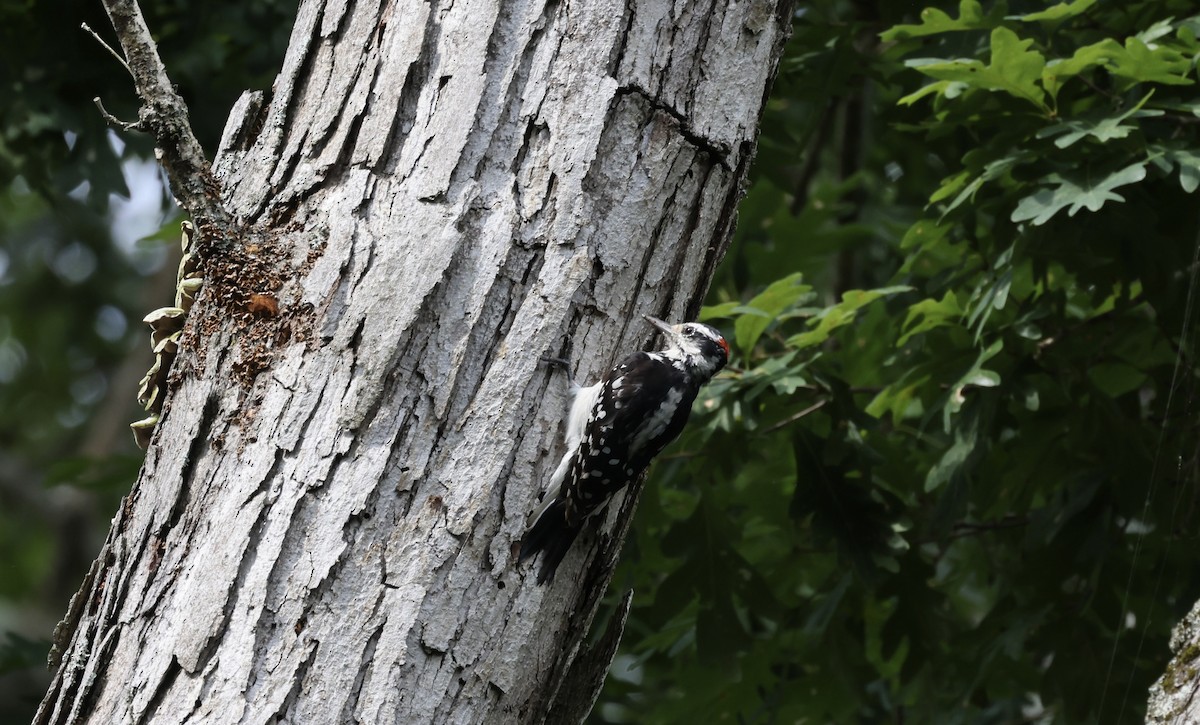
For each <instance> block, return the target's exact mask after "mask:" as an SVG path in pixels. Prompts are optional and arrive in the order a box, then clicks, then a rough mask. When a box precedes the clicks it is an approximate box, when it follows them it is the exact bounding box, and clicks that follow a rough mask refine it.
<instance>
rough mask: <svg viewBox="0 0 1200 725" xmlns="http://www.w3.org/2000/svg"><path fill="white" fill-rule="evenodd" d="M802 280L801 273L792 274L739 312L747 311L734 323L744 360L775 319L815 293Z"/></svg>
mask: <svg viewBox="0 0 1200 725" xmlns="http://www.w3.org/2000/svg"><path fill="white" fill-rule="evenodd" d="M802 278H803V275H802V274H801V273H799V272H796V273H795V274H789V275H788V276H786V277H784V278H783V279H781V280H778V281H776V282H774V283H772V284H771V285H770V286H769V287H767V288H766V289H765V290H763V291H762V293H761V294H759V295H758V296H757V297H755V298H754V299H752V300H750V301H749V302H748V303H746V305H745V306H744V307H739V308H737V309H740V310H745V311H744V312H743V314H742V315H741V316H740V317H738V318H737V321H736V322H735V323H734V337H735V339H736V340H737V344H738V347H739V348H741V350H742V353H743V354H744V355H745V356H747V357H749V355H750V352H751V351H752V350H753V349H754V346H755V345H756V344H758V338H759V337H761V336H762V334H763V332H765V331H766V329H767V327H768V326H769V325H770V324H771V323H772V322H774V320H775V318H776V317H778V316H779V315H780V314H781V313H782V312H783V311H784V310H786V309H788V308H789V307H791V306H792V305H794V304H796V303H797V302H798V301H800V300H801V299H802V298H804V297H805V296H806V295H807V294H808V293H810V292H811V291H812V287H810V286H809V285H806V284H801V283H800V280H801V279H802Z"/></svg>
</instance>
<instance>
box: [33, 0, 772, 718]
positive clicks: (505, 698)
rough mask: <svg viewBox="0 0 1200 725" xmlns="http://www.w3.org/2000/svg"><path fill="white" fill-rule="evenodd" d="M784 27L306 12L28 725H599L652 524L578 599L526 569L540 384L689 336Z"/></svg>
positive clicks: (568, 11)
mask: <svg viewBox="0 0 1200 725" xmlns="http://www.w3.org/2000/svg"><path fill="white" fill-rule="evenodd" d="M107 1H108V2H110V3H116V2H119V0H107ZM789 4H790V3H789V2H788V0H750V1H747V2H726V1H725V0H720V1H710V2H677V3H672V2H649V1H635V0H629V1H628V2H618V1H616V0H596V1H595V2H591V1H589V2H573V3H564V2H557V1H554V0H551V1H549V2H545V1H537V0H504V1H503V2H501V1H500V0H456V1H455V2H445V1H442V0H432V1H431V2H416V1H413V0H396V1H395V2H379V1H378V0H377V1H376V2H365V3H346V2H340V1H339V0H306V2H303V3H302V5H301V7H300V10H299V15H298V18H297V21H296V25H295V28H294V30H293V33H292V38H291V44H290V47H289V49H288V53H287V57H286V59H285V61H284V67H283V70H282V72H281V73H280V75H279V77H278V79H277V80H276V82H275V85H274V87H273V89H272V92H271V94H270V95H269V96H266V95H264V94H262V93H258V92H255V93H247V94H245V95H244V96H243V97H242V99H240V100H239V102H238V103H237V105H236V106H235V108H234V110H233V113H232V115H231V117H230V120H229V122H228V125H227V127H226V132H225V134H224V137H223V139H222V143H221V148H220V151H219V152H218V154H217V157H216V160H215V162H214V166H213V171H214V174H215V178H216V179H217V180H218V182H219V183H220V186H221V189H222V192H221V194H222V195H221V202H222V203H221V209H218V210H215V211H211V218H205V219H199V220H198V224H197V226H198V228H199V230H200V232H201V239H200V252H199V253H200V254H201V255H202V257H203V260H204V271H205V288H204V291H203V293H202V294H201V297H200V299H199V300H198V302H197V304H196V306H195V307H194V308H193V310H192V312H191V317H190V319H189V321H188V324H187V328H186V332H185V337H184V341H183V343H182V350H181V352H180V356H179V358H178V359H177V361H176V363H175V370H174V371H173V373H172V380H173V383H172V391H171V395H170V398H169V399H168V401H167V404H166V407H165V409H164V412H163V420H162V422H161V423H160V424H159V426H158V429H157V431H156V433H155V442H154V444H153V445H152V447H151V448H150V450H149V452H148V454H147V457H146V462H145V465H144V467H143V469H142V472H141V475H140V477H139V479H138V481H137V483H136V485H135V486H134V488H133V490H132V492H131V493H130V495H129V496H128V497H127V498H126V499H125V501H124V504H123V506H122V508H121V510H120V511H119V512H118V513H117V515H116V517H115V518H114V520H113V526H112V531H111V533H110V535H109V537H108V540H107V543H106V544H105V546H104V549H103V551H102V552H101V554H100V557H99V558H98V559H97V561H96V563H95V564H94V565H93V567H92V571H91V573H90V574H89V576H88V578H87V580H86V581H85V583H84V586H83V588H82V589H81V590H80V593H79V594H78V595H77V596H76V599H75V600H74V601H73V602H72V606H71V611H70V612H68V616H67V619H66V620H65V621H64V624H63V626H62V628H61V632H60V635H61V636H60V640H61V642H62V643H63V649H64V652H63V658H62V665H61V667H60V668H59V670H58V672H57V674H56V676H55V678H54V682H53V685H52V687H51V689H50V691H49V692H48V693H47V695H46V699H45V700H44V702H43V703H42V707H41V709H40V710H39V714H38V719H37V721H38V722H42V723H50V722H54V723H67V722H78V721H86V722H94V723H122V722H137V723H150V722H171V723H177V722H255V723H259V722H261V723H265V722H275V721H286V722H297V723H325V722H350V721H357V722H368V723H375V722H393V721H394V722H405V723H420V722H439V723H440V722H485V721H486V722H489V723H499V722H538V721H541V720H543V719H545V718H546V717H547V713H550V712H551V710H552V709H553V714H551V715H549V717H550V718H551V719H552V720H553V721H555V722H565V721H568V720H571V719H574V720H576V721H577V720H578V719H579V718H581V717H582V716H583V714H585V713H586V712H587V709H588V708H589V707H590V706H591V704H592V702H593V701H594V698H595V695H596V691H597V688H598V686H599V682H600V681H601V680H602V679H603V671H604V666H606V665H607V663H608V661H609V659H610V658H611V650H612V648H615V646H616V640H617V638H618V637H619V635H620V626H619V625H618V626H616V627H613V628H611V630H610V631H609V632H608V633H607V636H605V637H603V638H602V639H601V641H599V642H597V644H596V646H594V647H593V648H592V650H591V651H590V652H588V651H587V648H586V647H584V646H582V645H581V642H582V640H583V637H584V635H585V634H586V633H587V630H588V628H589V626H590V624H591V621H592V619H593V616H594V614H595V612H596V609H597V605H598V601H599V598H600V596H601V595H602V594H603V592H604V590H605V588H606V586H607V584H608V579H609V575H610V572H611V568H612V565H613V563H614V559H615V557H616V555H617V551H618V548H619V544H620V541H621V540H622V539H623V537H624V533H625V531H624V527H623V526H621V525H619V524H617V523H616V522H617V521H618V520H619V516H618V515H617V511H618V510H619V511H620V512H621V515H622V516H623V515H624V514H625V513H626V512H627V511H629V510H630V509H631V508H632V506H633V498H635V497H633V496H630V497H626V498H624V499H622V501H621V502H620V503H619V505H616V506H613V507H612V509H613V511H612V512H611V513H610V516H609V517H608V520H607V521H606V522H604V523H603V524H602V525H601V526H600V527H599V530H598V531H597V532H593V533H590V534H585V535H584V536H583V537H581V540H580V541H579V542H578V543H577V544H576V546H575V547H574V549H573V550H572V552H571V553H570V554H569V555H568V557H567V559H566V560H565V561H564V562H563V564H562V567H561V569H560V571H559V575H558V577H557V578H556V579H555V581H554V582H553V584H552V585H550V586H545V587H539V586H536V585H535V584H534V581H533V569H532V568H531V567H528V566H526V567H523V568H517V567H515V564H514V556H513V547H514V544H515V543H516V542H517V541H518V539H519V537H520V534H521V532H522V530H523V527H524V525H525V521H526V514H527V512H529V511H530V510H531V508H532V507H533V506H534V504H535V502H536V500H537V497H538V495H539V493H540V491H541V490H542V488H543V486H544V484H545V481H546V479H547V477H548V475H549V473H550V472H551V471H552V470H553V468H554V466H555V464H556V462H557V460H556V459H557V456H559V455H560V454H561V436H560V424H561V422H562V420H563V417H564V413H565V409H564V406H565V396H566V392H567V390H566V385H565V382H564V379H563V377H562V376H561V375H558V374H555V373H554V371H552V370H549V369H547V368H546V367H545V366H544V365H540V364H539V356H541V355H544V354H547V353H554V354H566V356H567V357H569V358H570V359H571V360H572V361H573V363H574V367H575V370H574V372H575V375H576V376H577V377H579V378H592V377H594V376H595V375H596V374H598V373H599V372H600V371H601V370H602V369H604V368H605V367H606V366H609V365H611V364H612V363H613V362H614V360H616V359H617V357H618V355H620V354H622V353H624V352H627V351H629V350H632V349H635V348H638V347H639V346H642V345H645V344H646V343H647V342H648V341H649V340H650V339H651V330H650V328H648V327H647V326H645V325H643V324H642V323H641V322H640V321H639V317H640V315H641V314H643V313H653V314H656V315H658V316H661V317H664V318H666V319H673V320H680V319H684V318H688V317H690V316H692V315H693V314H694V313H695V312H696V310H697V308H698V305H699V302H700V300H701V298H702V296H703V294H704V291H705V288H706V286H707V284H708V280H709V279H710V277H711V274H712V271H713V269H714V267H715V266H716V264H717V262H718V261H719V260H720V258H721V255H722V254H723V252H724V250H725V248H726V245H727V244H728V241H729V237H730V233H731V230H732V225H733V219H734V211H735V206H736V203H737V201H738V200H739V198H740V194H741V183H742V182H743V180H744V178H745V174H746V169H747V166H748V164H749V163H750V160H751V157H752V154H753V150H754V140H755V135H756V127H757V120H758V117H759V114H760V112H761V109H762V107H763V104H764V102H765V97H766V92H767V89H768V87H769V85H770V80H771V78H772V76H773V74H774V69H775V67H776V65H777V61H778V58H779V55H780V53H781V50H782V45H783V41H784V38H785V35H786V30H787V25H788V22H789V19H790V10H789ZM118 31H121V28H120V27H118ZM122 40H123V41H124V38H123V39H122ZM127 55H128V51H127ZM130 59H131V61H132V60H133V58H132V57H131V58H130ZM131 64H132V63H131ZM135 70H136V68H135ZM141 90H142V89H141V88H140V87H139V91H141ZM159 139H160V143H163V137H162V136H161V135H160V136H159ZM164 151H165V152H166V154H167V155H168V156H170V155H171V151H170V149H167V148H164ZM176 183H177V184H178V182H176ZM210 187H211V185H206V184H205V183H204V180H203V179H201V180H199V181H197V182H196V186H195V188H196V189H197V192H196V193H197V194H199V195H200V196H201V197H204V195H205V193H206V191H205V190H206V189H210ZM181 198H182V197H181ZM210 201H211V199H210ZM196 203H197V204H200V205H203V204H204V203H208V202H205V201H203V199H201V201H198V202H196ZM189 210H190V211H193V213H197V208H196V207H192V208H190V209H189ZM199 212H200V213H201V215H203V214H204V213H205V212H204V209H203V208H199ZM131 394H132V391H131ZM625 606H626V607H627V606H628V598H626V600H625ZM621 614H622V612H618V616H616V617H614V620H622V616H620V615H621ZM581 651H583V654H582V655H581V654H580V653H581ZM573 663H574V667H573ZM560 693H561V696H559V694H560Z"/></svg>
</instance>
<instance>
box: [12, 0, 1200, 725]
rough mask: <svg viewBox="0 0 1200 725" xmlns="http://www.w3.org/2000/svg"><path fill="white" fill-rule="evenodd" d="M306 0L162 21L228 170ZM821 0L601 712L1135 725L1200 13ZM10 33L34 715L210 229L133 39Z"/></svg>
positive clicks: (21, 480)
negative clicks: (154, 159) (151, 131)
mask: <svg viewBox="0 0 1200 725" xmlns="http://www.w3.org/2000/svg"><path fill="white" fill-rule="evenodd" d="M293 5H294V3H289V2H283V1H280V2H273V1H271V0H252V1H251V2H242V3H229V2H224V3H211V4H200V3H185V2H182V0H167V1H155V2H145V3H144V5H143V7H144V10H145V11H146V13H147V16H148V21H149V24H150V26H151V28H152V29H153V31H154V32H155V34H156V37H157V38H158V40H159V42H160V50H161V52H162V54H163V57H164V60H165V62H166V64H167V67H168V69H169V71H170V73H171V75H172V79H173V80H174V81H175V82H176V83H177V84H178V85H179V87H180V89H181V90H182V92H183V94H184V96H185V98H186V99H187V101H188V103H189V105H190V108H191V112H192V116H193V123H194V125H195V127H196V130H197V132H198V134H199V136H200V138H201V141H202V142H203V143H204V144H205V146H206V148H208V149H209V150H210V152H211V151H212V150H215V147H216V142H217V139H218V137H219V135H220V130H221V126H222V124H223V122H224V119H225V116H226V114H227V112H228V109H229V107H230V106H231V105H232V103H233V101H234V99H235V98H236V97H237V95H238V93H240V92H241V91H242V90H243V89H247V88H267V87H269V85H270V83H271V80H272V78H273V75H274V72H275V71H276V69H277V68H278V66H279V63H280V60H281V59H282V56H283V51H284V49H285V47H286V41H287V35H288V33H289V31H290V25H291V15H292V13H293V12H294V7H293ZM799 5H800V7H799V8H798V10H797V15H796V19H795V29H794V35H793V38H792V40H791V42H790V44H789V46H788V48H787V52H786V57H785V58H784V60H783V65H782V67H781V70H780V73H779V78H778V80H777V83H776V86H775V89H774V93H773V96H772V99H771V101H770V104H769V106H768V109H767V112H766V114H765V116H764V118H763V128H762V137H761V139H760V146H759V158H758V163H757V165H756V167H755V169H754V171H753V174H752V180H751V181H752V183H751V186H750V188H749V193H748V195H747V197H746V200H745V202H744V203H743V204H742V206H741V208H740V212H739V214H740V218H739V224H738V228H737V236H736V239H735V242H734V245H733V247H732V248H731V250H730V253H729V255H728V257H727V259H726V261H725V263H724V265H723V266H722V267H721V269H720V270H719V272H718V277H717V279H716V280H714V283H713V286H712V292H711V295H710V300H709V307H707V308H706V311H705V319H707V320H709V321H710V322H712V323H713V324H716V325H718V326H720V327H722V329H724V330H725V331H726V333H727V335H728V336H729V337H730V339H731V340H732V341H733V343H734V348H735V356H734V359H733V361H732V363H731V365H730V368H729V369H727V371H726V372H725V373H723V374H722V376H721V377H720V378H719V379H718V380H717V381H715V382H714V383H713V384H711V385H710V386H709V387H708V389H707V391H706V393H705V394H704V396H705V397H704V398H703V399H702V400H701V402H700V403H699V404H698V407H697V411H696V415H695V416H694V419H693V424H692V426H691V427H690V428H689V430H688V432H687V433H686V434H685V436H684V438H683V440H682V441H681V442H680V443H678V444H676V445H675V446H674V447H673V448H672V449H671V450H670V451H669V452H668V453H667V454H665V455H664V457H663V460H661V461H660V462H659V463H658V464H657V465H656V466H655V468H654V470H653V475H652V480H651V481H650V482H649V485H648V487H647V491H646V494H645V496H644V497H643V500H642V505H641V507H640V510H639V513H638V518H637V522H636V529H635V531H634V533H633V534H632V535H631V537H630V540H629V542H628V544H627V546H626V550H625V556H624V559H623V561H622V564H621V568H620V570H619V571H618V574H617V578H616V582H615V586H614V587H613V591H612V594H611V596H612V597H614V599H615V597H616V596H618V595H619V594H620V592H621V591H623V590H624V589H626V588H629V587H632V588H633V589H634V590H635V591H636V594H637V596H636V597H635V598H634V609H633V612H632V615H631V617H630V623H629V626H628V629H627V631H626V634H625V637H624V641H623V643H622V651H621V654H620V655H619V656H618V659H617V662H616V663H615V666H614V670H613V672H612V674H611V676H610V677H609V679H608V682H607V685H606V689H605V691H604V693H603V695H602V698H601V701H600V703H599V704H598V706H597V708H596V710H595V711H594V712H593V714H592V718H591V720H592V721H593V722H596V723H677V722H686V721H688V720H692V721H696V722H741V723H760V722H761V723H773V722H780V723H792V722H829V723H852V722H862V723H875V722H896V723H901V722H913V723H1017V722H1038V723H1052V722H1053V723H1080V722H1133V721H1138V720H1140V719H1141V716H1142V712H1143V711H1144V708H1145V699H1146V688H1147V687H1148V685H1149V684H1150V683H1151V682H1152V681H1153V680H1154V679H1155V678H1157V677H1158V675H1159V674H1161V672H1162V669H1163V667H1164V665H1165V663H1166V661H1167V659H1168V652H1167V644H1166V642H1167V637H1168V634H1169V631H1170V627H1171V625H1172V624H1173V623H1174V622H1175V621H1177V619H1178V618H1179V617H1180V616H1181V615H1182V614H1183V613H1184V612H1186V611H1187V609H1188V608H1190V606H1191V605H1192V603H1193V602H1194V601H1195V600H1196V599H1197V597H1200V576H1198V575H1200V572H1198V570H1197V568H1196V566H1195V564H1194V552H1195V551H1196V550H1197V536H1196V521H1197V515H1198V511H1197V507H1198V505H1200V501H1198V498H1197V490H1198V489H1197V468H1198V466H1200V437H1198V436H1197V420H1196V412H1197V411H1196V401H1195V392H1196V388H1195V383H1196V376H1197V372H1198V371H1197V366H1196V360H1195V339H1194V338H1195V335H1194V333H1195V321H1194V317H1193V315H1194V312H1195V310H1194V302H1193V285H1194V283H1195V278H1196V273H1197V256H1196V255H1197V250H1198V249H1200V247H1198V246H1197V245H1198V238H1200V237H1198V234H1200V205H1197V203H1196V202H1197V196H1196V194H1195V192H1196V189H1197V186H1198V185H1200V136H1198V133H1197V131H1198V129H1200V94H1198V93H1197V70H1196V58H1197V55H1198V54H1200V43H1198V42H1197V35H1200V16H1196V14H1195V12H1196V10H1195V7H1194V6H1193V4H1192V2H1191V0H1186V1H1185V0H1156V1H1154V2H1148V1H1147V2H1124V3H1103V2H1098V1H1097V0H1073V1H1071V2H1063V3H1059V4H1051V3H1045V2H1011V3H1008V4H1004V3H986V4H981V3H979V2H975V1H974V0H963V1H962V2H960V3H941V4H938V5H937V6H936V7H934V8H929V9H924V10H923V9H922V8H923V7H924V5H925V4H910V3H868V2H865V1H864V2H850V1H847V0H811V1H809V2H802V3H799ZM0 21H3V22H0V33H3V34H4V40H5V43H4V47H3V49H0V53H3V54H4V56H5V62H4V63H3V65H2V66H0V88H3V89H4V91H5V96H6V98H7V99H8V100H7V102H6V103H5V104H3V105H0V238H2V240H3V245H2V246H0V722H27V721H28V719H29V718H30V716H31V715H32V712H33V708H34V707H35V705H36V702H37V700H38V699H40V696H41V694H42V692H43V690H44V687H45V685H46V683H47V681H48V675H47V674H46V672H45V667H44V662H45V654H46V650H47V648H48V645H49V642H48V640H49V636H50V632H51V630H52V628H53V625H54V623H55V622H56V621H57V620H58V619H59V618H60V617H61V615H62V612H63V611H64V610H65V608H66V603H67V600H68V598H69V597H70V595H71V594H72V593H73V592H74V590H75V588H76V587H77V586H78V583H79V581H80V580H81V579H82V576H83V573H84V571H85V570H86V568H87V566H88V565H89V564H90V562H91V560H92V558H93V557H94V556H95V553H96V551H97V550H98V549H99V546H100V543H101V541H102V539H103V536H104V534H105V532H106V530H107V526H108V521H109V518H110V517H111V515H112V513H113V512H114V511H115V509H116V506H117V502H118V500H119V497H120V496H121V495H122V494H123V493H124V492H125V491H127V490H128V487H129V485H130V484H131V483H132V481H133V478H134V476H135V474H136V470H137V467H138V465H139V462H140V454H138V453H137V451H136V449H135V448H134V447H133V446H132V442H131V438H130V436H129V434H128V430H127V428H126V425H127V423H128V422H129V421H132V420H135V419H137V418H139V417H141V416H140V415H139V411H138V409H137V408H136V406H135V404H134V403H133V396H134V390H135V388H136V383H137V379H138V378H139V377H140V376H141V374H142V372H144V370H145V368H146V367H147V366H148V365H149V362H150V354H149V350H148V347H149V346H148V343H147V336H146V334H145V332H144V331H143V330H142V326H141V324H140V322H139V320H140V318H141V316H142V315H143V314H144V313H145V312H146V311H148V310H150V309H153V308H155V307H158V306H161V304H162V301H163V300H165V299H167V298H168V297H169V295H170V290H171V288H172V285H173V275H174V271H175V270H174V260H173V259H171V261H170V262H167V259H168V258H169V257H171V255H173V254H174V253H175V252H174V243H175V240H176V239H177V235H178V221H179V218H178V216H177V215H176V212H175V210H174V208H173V207H172V206H171V205H170V204H169V199H167V198H165V196H164V195H163V192H162V191H161V189H162V186H161V180H160V178H158V177H157V176H156V173H155V172H154V170H153V167H152V166H150V165H148V163H147V162H146V161H145V159H146V158H148V157H149V156H150V154H151V148H150V145H149V144H148V142H147V139H145V138H144V137H139V136H137V135H131V134H120V136H119V137H118V136H117V135H115V134H112V133H110V132H109V131H107V130H106V128H105V126H104V124H103V122H102V120H101V119H100V116H99V114H98V112H97V111H96V109H95V108H94V107H93V105H92V102H91V99H92V97H94V96H100V97H101V98H103V100H104V103H105V105H106V107H107V108H108V110H109V111H111V112H112V113H113V114H114V115H116V116H117V117H118V118H124V119H132V118H133V117H134V116H135V114H136V99H135V98H134V95H133V91H132V84H131V82H130V80H129V78H128V76H127V75H126V74H125V72H124V70H123V69H122V68H121V67H120V66H119V65H118V64H117V62H116V61H115V60H113V59H112V58H111V57H110V56H109V55H108V54H107V52H106V51H104V50H103V48H101V47H100V46H99V45H98V44H96V43H94V42H92V41H91V40H89V39H88V38H87V37H86V36H85V35H84V33H83V32H82V31H81V30H80V29H79V23H80V22H81V21H82V22H87V23H88V24H89V25H91V26H92V27H93V28H95V29H96V30H97V31H98V32H100V33H101V34H102V35H104V36H105V37H111V31H110V30H109V29H108V26H107V21H106V20H105V19H104V17H103V14H102V11H101V10H100V6H99V3H97V2H94V1H93V0H89V2H76V1H74V0H72V1H70V2H65V3H49V2H44V1H43V2H40V3H39V2H26V1H22V0H0ZM131 196H132V197H133V200H134V201H135V202H136V203H133V202H130V201H127V200H126V199H128V198H129V197H131ZM147 219H150V220H151V222H150V223H149V224H147V222H146V220H147ZM142 226H146V230H145V231H140V232H139V231H137V230H138V229H140V228H141V227H142ZM156 229H160V231H159V232H158V233H156V234H155V233H151V232H153V231H154V230H156ZM143 237H146V238H145V239H143Z"/></svg>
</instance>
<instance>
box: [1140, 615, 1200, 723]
mask: <svg viewBox="0 0 1200 725" xmlns="http://www.w3.org/2000/svg"><path fill="white" fill-rule="evenodd" d="M1171 652H1172V654H1173V655H1174V656H1173V657H1172V658H1171V661H1170V662H1168V663H1167V668H1166V670H1165V671H1164V672H1163V675H1162V677H1160V678H1159V679H1158V682H1155V683H1154V685H1153V686H1151V688H1150V700H1149V703H1148V705H1147V708H1146V722H1147V723H1154V725H1197V724H1198V723H1200V602H1197V603H1196V605H1195V606H1194V607H1192V611H1191V612H1190V613H1189V614H1188V615H1187V616H1186V617H1184V618H1183V621H1181V622H1180V623H1179V624H1177V625H1175V630H1174V632H1172V634H1171Z"/></svg>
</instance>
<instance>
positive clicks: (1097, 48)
mask: <svg viewBox="0 0 1200 725" xmlns="http://www.w3.org/2000/svg"><path fill="white" fill-rule="evenodd" d="M1123 52H1124V50H1123V49H1122V48H1121V45H1120V44H1119V43H1118V42H1117V41H1115V40H1113V39H1112V38H1105V39H1104V40H1101V41H1100V42H1098V43H1093V44H1092V45H1085V46H1084V47H1082V48H1078V49H1076V50H1075V53H1074V54H1073V55H1072V56H1071V57H1070V58H1066V59H1055V60H1052V61H1049V62H1047V63H1046V67H1045V68H1043V69H1042V86H1043V87H1044V88H1045V89H1046V92H1048V93H1049V94H1050V97H1051V98H1056V97H1057V96H1058V91H1059V89H1060V88H1062V85H1063V82H1064V81H1066V80H1067V79H1070V78H1074V77H1075V76H1077V75H1079V74H1080V73H1083V72H1084V71H1085V70H1088V69H1089V68H1095V67H1097V66H1103V65H1105V64H1107V63H1108V62H1109V61H1110V60H1111V59H1112V58H1113V57H1115V56H1116V55H1117V54H1120V53H1123Z"/></svg>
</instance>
